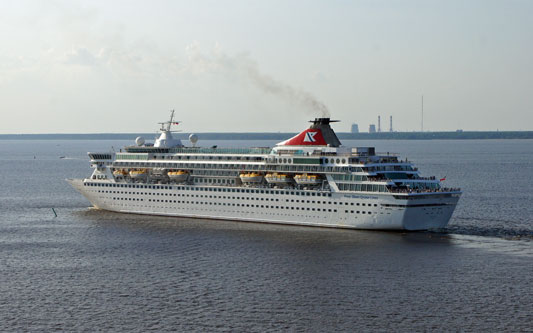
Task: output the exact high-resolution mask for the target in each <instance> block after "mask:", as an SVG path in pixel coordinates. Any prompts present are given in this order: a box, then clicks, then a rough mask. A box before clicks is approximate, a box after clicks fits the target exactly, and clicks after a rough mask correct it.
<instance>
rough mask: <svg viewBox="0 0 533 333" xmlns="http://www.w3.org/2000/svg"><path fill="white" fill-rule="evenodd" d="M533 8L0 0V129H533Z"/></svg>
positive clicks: (484, 3) (515, 4) (505, 2)
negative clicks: (329, 123)
mask: <svg viewBox="0 0 533 333" xmlns="http://www.w3.org/2000/svg"><path fill="white" fill-rule="evenodd" d="M532 15H533V1H526V0H524V1H511V0H502V1H490V0H480V1H474V0H469V1H464V0H461V1H451V0H443V1H428V0H422V1H377V0H370V1H329V0H328V1H325V0H324V1H309V0H307V1H287V0H281V1H274V0H264V1H250V0H247V1H220V0H218V1H199V0H194V1H191V0H188V1H176V0H173V1H158V0H155V1H109V0H106V1H51V0H49V1H20V0H18V1H1V2H0V115H1V121H0V133H76V132H83V133H99V132H151V131H154V130H156V129H157V124H156V123H157V122H158V121H164V120H166V119H167V117H168V114H169V112H168V110H170V109H175V110H176V112H177V114H178V117H177V118H178V120H181V121H183V126H182V129H183V130H184V131H185V132H193V131H195V132H206V131H239V132H245V131H268V132H277V131H298V130H300V129H303V128H305V127H307V123H306V121H307V120H309V119H311V118H313V117H314V116H320V114H321V113H325V112H327V111H326V110H325V108H327V110H328V111H329V113H330V114H331V117H332V118H335V119H340V120H342V122H341V123H339V124H337V125H335V128H336V129H337V130H339V131H347V130H348V129H349V127H350V124H351V123H352V122H356V123H358V124H359V127H360V128H361V129H362V130H367V129H368V124H369V123H376V122H377V116H378V115H381V118H382V127H383V128H384V129H385V130H388V127H389V126H388V120H389V116H390V115H392V116H393V118H394V127H395V129H397V130H404V131H412V130H419V129H420V113H421V112H420V109H421V106H420V104H421V103H420V99H421V95H422V94H423V95H424V110H425V112H424V128H425V129H427V130H456V129H459V128H462V129H464V130H496V129H499V130H531V129H533V64H532V59H533V19H532Z"/></svg>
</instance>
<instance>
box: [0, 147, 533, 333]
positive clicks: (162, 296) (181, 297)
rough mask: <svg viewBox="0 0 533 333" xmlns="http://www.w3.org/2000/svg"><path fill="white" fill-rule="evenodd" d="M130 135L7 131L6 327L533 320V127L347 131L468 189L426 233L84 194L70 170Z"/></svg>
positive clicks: (0, 260) (0, 150)
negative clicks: (175, 209)
mask: <svg viewBox="0 0 533 333" xmlns="http://www.w3.org/2000/svg"><path fill="white" fill-rule="evenodd" d="M126 143H129V142H125V141H8V140H5V141H0V187H1V191H0V211H1V215H0V216H1V218H0V331H51V330H66V331H113V332H117V331H128V332H129V331H139V332H144V331H148V330H153V331H170V330H173V331H202V332H203V331H232V332H233V331H246V332H265V331H299V332H309V331H311V332H330V331H350V332H352V331H369V330H372V331H375V330H378V331H429V330H432V331H433V330H437V331H443V330H446V331H481V330H488V331H528V330H533V324H532V322H533V310H532V309H533V190H532V189H533V140H501V141H500V140H486V141H483V140H479V141H478V140H472V141H375V142H365V141H359V142H345V144H347V145H359V146H365V145H375V146H376V147H377V150H378V151H383V152H387V151H389V152H397V153H400V154H401V155H402V156H403V157H407V158H409V159H410V160H413V161H415V163H416V164H417V165H418V166H419V167H420V169H421V171H422V173H423V174H424V175H436V176H437V177H440V178H441V177H444V176H446V179H447V180H446V182H445V184H446V185H447V186H450V187H461V188H462V189H463V190H464V194H463V196H462V198H461V200H460V202H459V205H458V207H457V210H456V212H455V213H454V216H453V218H452V220H451V223H450V225H449V227H448V228H447V229H446V230H443V231H442V232H417V233H402V232H394V233H391V232H371V231H356V230H353V231H352V230H335V229H323V228H308V227H296V226H279V225H265V224H253V223H242V222H232V221H211V220H192V219H180V218H162V217H154V216H139V215H128V214H116V213H110V212H104V211H98V210H95V209H91V208H89V203H88V202H87V201H86V200H85V199H84V198H83V197H82V196H81V195H80V194H78V193H77V192H75V191H74V190H73V189H71V188H70V187H69V186H68V184H67V183H66V182H65V181H64V179H65V178H70V177H76V178H78V177H85V176H88V175H89V173H90V168H89V165H88V159H87V155H86V152H87V151H108V150H109V149H110V148H111V146H114V147H115V149H118V148H119V147H121V146H123V145H125V144H126ZM272 143H273V142H252V144H253V145H256V146H267V145H271V144H272ZM212 144H218V145H219V146H234V147H235V146H246V145H248V144H249V142H238V141H221V142H217V143H214V142H203V145H205V146H210V145H212ZM60 156H65V157H66V158H64V159H60V158H59V157H60ZM52 208H55V210H56V212H57V214H58V216H57V217H54V213H53V212H52Z"/></svg>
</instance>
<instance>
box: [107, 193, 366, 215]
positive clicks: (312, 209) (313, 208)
mask: <svg viewBox="0 0 533 333" xmlns="http://www.w3.org/2000/svg"><path fill="white" fill-rule="evenodd" d="M113 200H125V201H144V200H143V199H140V198H121V197H114V198H113ZM148 201H149V202H165V203H178V204H181V203H182V204H195V205H210V206H231V207H250V208H267V209H285V210H306V211H313V212H315V211H316V212H330V213H331V212H333V213H336V212H337V210H336V209H331V208H316V207H294V206H290V207H285V206H270V205H254V204H243V203H226V202H210V201H180V200H164V199H148ZM346 212H348V211H346ZM352 212H353V211H352ZM358 212H359V211H358ZM363 214H364V213H363ZM368 214H370V212H368Z"/></svg>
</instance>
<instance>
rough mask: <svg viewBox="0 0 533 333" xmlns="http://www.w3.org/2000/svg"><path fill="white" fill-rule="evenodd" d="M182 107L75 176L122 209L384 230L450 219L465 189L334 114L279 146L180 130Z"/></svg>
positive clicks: (104, 203) (106, 205) (99, 203)
mask: <svg viewBox="0 0 533 333" xmlns="http://www.w3.org/2000/svg"><path fill="white" fill-rule="evenodd" d="M173 117H174V112H172V115H171V117H170V120H169V121H167V122H164V123H161V125H162V126H161V130H160V132H161V133H160V135H159V138H158V139H156V141H155V143H153V144H149V143H145V142H144V139H143V138H140V137H139V138H137V139H136V145H133V146H128V147H125V148H124V151H121V152H116V153H115V152H112V153H111V152H108V153H92V152H90V153H88V155H89V157H90V159H91V166H92V167H93V168H94V171H93V173H92V175H91V176H90V177H89V178H86V179H68V182H69V183H70V184H71V185H72V186H73V187H74V188H75V189H77V190H78V191H79V192H80V193H82V194H83V195H84V196H85V197H86V198H87V199H88V200H89V201H90V202H91V204H93V205H94V207H96V208H98V209H104V210H109V211H115V212H124V213H136V214H150V215H164V216H178V217H193V218H209V219H225V220H234V221H235V220H236V221H250V222H266V223H281V224H294V225H306V226H320V227H335V228H354V229H380V230H427V229H438V228H444V227H445V226H446V225H447V224H448V222H449V220H450V218H451V216H452V214H453V211H454V209H455V206H456V205H457V202H458V200H459V197H460V195H461V191H460V190H459V189H450V188H443V187H441V183H440V181H439V180H438V179H436V178H435V177H422V176H421V175H420V173H419V171H418V169H417V168H416V167H414V166H413V164H412V163H411V162H410V161H408V160H407V159H404V160H401V159H399V158H398V156H395V155H392V154H389V153H387V154H379V153H376V152H375V149H374V148H373V147H344V146H342V144H341V142H340V141H339V139H338V138H337V135H336V134H335V132H334V131H333V129H332V128H331V126H330V123H331V122H334V121H333V120H330V119H329V118H316V119H315V120H313V121H311V122H312V125H311V126H310V128H308V129H306V130H304V131H303V132H301V133H300V134H298V135H296V136H294V137H292V138H290V139H288V140H286V141H283V142H280V143H278V144H277V145H276V146H274V147H273V148H216V147H212V148H201V147H196V143H197V137H196V136H195V135H194V134H191V136H190V137H189V139H190V141H191V144H192V145H191V146H189V147H186V146H184V145H183V144H182V142H181V141H180V140H178V139H175V138H173V136H172V132H171V126H172V125H174V124H177V123H175V122H174V121H173Z"/></svg>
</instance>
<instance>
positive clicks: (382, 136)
mask: <svg viewBox="0 0 533 333" xmlns="http://www.w3.org/2000/svg"><path fill="white" fill-rule="evenodd" d="M196 134H197V135H198V137H199V138H200V139H203V140H286V139H288V138H290V137H292V136H294V135H296V134H298V133H257V132H255V133H196ZM188 135H189V133H176V134H175V135H174V136H175V137H176V138H179V139H182V140H184V139H187V138H188ZM138 136H142V137H144V138H146V139H148V140H151V139H153V138H155V136H156V134H155V133H91V134H0V140H134V139H135V138H136V137H138ZM337 136H338V137H339V139H341V140H473V139H476V140H485V139H533V131H501V132H500V131H475V132H474V131H471V132H469V131H468V132H467V131H464V132H392V133H391V132H382V133H346V132H338V133H337Z"/></svg>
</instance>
